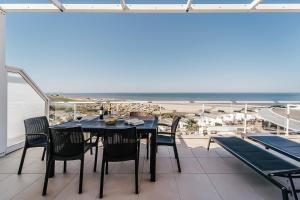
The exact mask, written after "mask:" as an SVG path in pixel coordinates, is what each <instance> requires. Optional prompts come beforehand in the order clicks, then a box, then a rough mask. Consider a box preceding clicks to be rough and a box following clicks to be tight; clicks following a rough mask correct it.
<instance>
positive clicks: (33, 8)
mask: <svg viewBox="0 0 300 200" xmlns="http://www.w3.org/2000/svg"><path fill="white" fill-rule="evenodd" d="M122 1H123V0H122ZM124 1H125V0H124ZM255 2H256V3H257V1H255ZM124 3H125V2H124ZM122 5H123V6H122ZM124 5H125V6H126V7H125V8H126V10H124ZM187 5H189V4H122V2H121V3H120V4H62V6H63V11H64V12H136V13H185V12H186V11H187V8H188V7H187ZM249 5H250V4H194V3H193V4H192V3H191V4H190V7H189V10H188V11H189V12H192V13H207V12H211V13H225V12H231V13H232V12H300V4H260V3H258V4H256V5H255V6H254V7H250V6H249ZM251 5H252V6H253V4H251ZM0 8H2V10H3V11H5V12H60V11H61V10H60V9H59V8H58V7H57V6H56V5H54V4H50V3H49V4H0ZM251 8H255V9H251Z"/></svg>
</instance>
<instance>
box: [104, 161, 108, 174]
mask: <svg viewBox="0 0 300 200" xmlns="http://www.w3.org/2000/svg"><path fill="white" fill-rule="evenodd" d="M105 174H108V161H106V169H105Z"/></svg>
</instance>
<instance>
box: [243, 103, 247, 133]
mask: <svg viewBox="0 0 300 200" xmlns="http://www.w3.org/2000/svg"><path fill="white" fill-rule="evenodd" d="M247 111H248V104H245V113H244V134H245V135H246V134H247V113H248V112H247Z"/></svg>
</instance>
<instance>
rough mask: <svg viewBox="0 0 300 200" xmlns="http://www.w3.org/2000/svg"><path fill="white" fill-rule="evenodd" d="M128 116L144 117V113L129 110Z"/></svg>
mask: <svg viewBox="0 0 300 200" xmlns="http://www.w3.org/2000/svg"><path fill="white" fill-rule="evenodd" d="M129 115H130V117H145V113H143V112H130V113H129Z"/></svg>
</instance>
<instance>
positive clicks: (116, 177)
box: [96, 174, 138, 200]
mask: <svg viewBox="0 0 300 200" xmlns="http://www.w3.org/2000/svg"><path fill="white" fill-rule="evenodd" d="M99 183H100V182H98V184H97V186H98V188H99ZM97 192H98V193H97V195H96V198H98V195H99V189H98V190H97ZM103 199H105V200H118V199H122V200H123V199H124V200H136V199H138V195H137V194H135V182H134V174H109V175H106V176H105V179H104V189H103Z"/></svg>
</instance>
